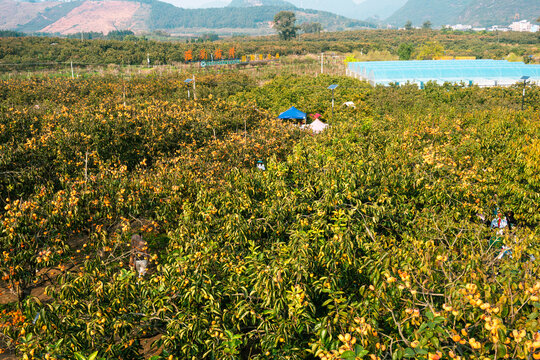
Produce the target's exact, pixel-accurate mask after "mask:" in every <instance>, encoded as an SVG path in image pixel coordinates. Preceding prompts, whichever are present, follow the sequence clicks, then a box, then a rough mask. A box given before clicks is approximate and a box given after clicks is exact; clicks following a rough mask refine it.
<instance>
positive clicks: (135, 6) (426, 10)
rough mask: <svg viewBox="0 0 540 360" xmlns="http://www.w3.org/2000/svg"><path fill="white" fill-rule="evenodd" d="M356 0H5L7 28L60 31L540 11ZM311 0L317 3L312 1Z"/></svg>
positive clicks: (525, 6) (329, 25) (242, 29)
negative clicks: (287, 17)
mask: <svg viewBox="0 0 540 360" xmlns="http://www.w3.org/2000/svg"><path fill="white" fill-rule="evenodd" d="M167 1H171V2H174V1H181V0H167ZM212 1H215V2H212ZM356 1H358V0H332V1H328V0H289V1H285V0H229V1H228V2H227V1H226V0H208V1H206V2H205V3H204V4H205V6H211V5H212V4H215V5H216V6H220V7H216V8H204V9H203V8H195V9H185V8H179V7H176V6H174V5H172V4H170V3H166V2H162V1H159V0H72V1H67V2H66V1H65V0H62V1H59V0H0V29H9V30H18V31H23V32H30V33H32V32H46V33H58V34H73V33H78V32H90V31H97V32H103V33H108V32H110V31H112V30H132V31H134V32H138V33H141V32H147V31H153V30H165V31H167V32H169V33H173V34H179V35H181V34H184V35H185V34H190V35H191V34H197V33H199V34H200V33H204V32H216V33H227V34H232V33H249V34H270V33H273V32H274V31H273V29H272V21H273V18H274V15H275V14H276V13H277V12H279V11H281V10H291V11H294V12H295V14H296V17H297V20H298V23H299V24H301V23H303V22H319V23H321V25H322V27H323V29H325V30H329V31H333V30H347V29H358V28H362V27H374V25H372V23H373V22H377V23H379V24H386V23H388V24H392V25H394V26H398V27H399V26H403V25H404V24H405V23H406V22H408V21H411V22H412V23H413V25H421V24H422V23H423V22H425V21H430V22H431V23H432V24H433V26H441V25H446V24H458V23H461V24H470V25H473V26H490V25H507V24H509V23H510V22H512V21H513V20H518V19H528V20H534V19H536V18H538V16H539V15H540V0H364V1H363V2H360V3H357V2H356ZM306 4H309V6H310V7H312V8H314V10H313V9H306V8H304V6H305V5H306ZM225 5H226V6H225ZM358 19H370V21H371V22H366V21H362V20H358Z"/></svg>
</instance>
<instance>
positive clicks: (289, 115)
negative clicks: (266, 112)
mask: <svg viewBox="0 0 540 360" xmlns="http://www.w3.org/2000/svg"><path fill="white" fill-rule="evenodd" d="M278 118H280V119H305V118H306V113H304V112H301V111H300V110H298V109H297V108H295V107H294V106H291V108H290V109H289V110H287V111H285V112H282V113H281V114H279V116H278Z"/></svg>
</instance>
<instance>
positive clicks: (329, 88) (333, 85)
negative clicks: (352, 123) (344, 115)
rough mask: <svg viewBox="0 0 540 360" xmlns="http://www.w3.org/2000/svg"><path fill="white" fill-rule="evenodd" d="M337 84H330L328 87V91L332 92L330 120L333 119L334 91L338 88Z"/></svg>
mask: <svg viewBox="0 0 540 360" xmlns="http://www.w3.org/2000/svg"><path fill="white" fill-rule="evenodd" d="M338 86H339V85H337V84H332V85H330V86H329V87H328V90H332V118H334V90H335V89H336V88H337V87H338Z"/></svg>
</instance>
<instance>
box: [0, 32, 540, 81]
mask: <svg viewBox="0 0 540 360" xmlns="http://www.w3.org/2000/svg"><path fill="white" fill-rule="evenodd" d="M294 30H295V31H294V32H295V34H296V32H297V28H296V25H295V26H294ZM288 33H290V31H289V30H288ZM287 36H288V35H287ZM128 37H129V35H128ZM498 40H499V41H498ZM427 42H437V43H439V44H441V45H442V46H443V47H444V49H445V51H446V52H447V53H448V54H455V55H463V56H465V55H468V56H476V57H477V58H503V57H505V56H507V55H508V54H509V53H510V52H512V53H515V54H518V55H531V54H535V52H536V51H537V50H535V49H536V48H535V46H536V44H537V38H536V35H535V34H533V33H515V32H509V33H503V34H499V39H498V36H497V34H493V33H487V34H476V33H444V32H441V31H430V32H429V33H428V32H425V31H422V30H411V31H398V30H394V31H392V30H369V31H353V32H341V33H326V32H324V33H320V34H302V35H300V36H298V37H296V38H293V39H291V40H289V41H286V42H285V41H278V40H277V39H276V38H275V37H268V38H263V39H259V40H253V39H249V38H233V39H232V40H230V39H228V40H221V41H215V42H212V43H204V44H201V43H194V44H193V43H192V44H186V43H179V42H173V43H164V42H159V41H150V40H149V41H115V40H100V39H98V40H93V41H82V42H81V41H80V40H76V39H60V38H42V37H23V38H2V39H1V40H0V71H4V72H5V71H6V70H8V71H11V70H13V69H15V67H9V66H5V65H2V64H1V63H3V64H21V63H22V64H24V63H27V64H32V63H42V62H62V63H64V62H69V61H74V62H76V63H83V64H85V63H86V64H108V63H114V64H125V65H128V64H136V65H140V64H145V63H146V58H147V54H149V55H150V60H151V64H173V63H175V62H184V61H185V53H186V51H187V50H192V51H193V52H194V53H198V52H199V51H200V50H203V49H204V50H206V51H207V52H215V51H216V50H217V49H218V48H221V49H228V48H231V47H234V48H235V49H236V54H237V56H242V55H250V54H268V53H271V54H275V53H279V54H280V55H288V54H306V53H320V52H337V53H352V52H355V51H358V52H360V51H362V52H363V53H368V52H370V51H387V52H389V53H390V54H392V55H398V52H399V49H400V46H402V44H413V46H414V47H415V48H419V47H421V46H422V45H423V44H425V43H427Z"/></svg>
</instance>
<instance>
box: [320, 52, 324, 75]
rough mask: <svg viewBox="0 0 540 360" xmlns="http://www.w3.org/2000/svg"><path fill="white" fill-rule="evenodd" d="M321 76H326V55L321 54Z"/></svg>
mask: <svg viewBox="0 0 540 360" xmlns="http://www.w3.org/2000/svg"><path fill="white" fill-rule="evenodd" d="M321 74H324V53H323V52H322V53H321Z"/></svg>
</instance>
